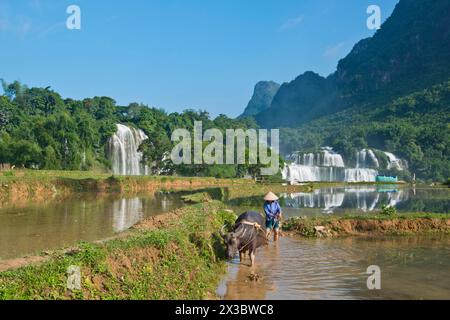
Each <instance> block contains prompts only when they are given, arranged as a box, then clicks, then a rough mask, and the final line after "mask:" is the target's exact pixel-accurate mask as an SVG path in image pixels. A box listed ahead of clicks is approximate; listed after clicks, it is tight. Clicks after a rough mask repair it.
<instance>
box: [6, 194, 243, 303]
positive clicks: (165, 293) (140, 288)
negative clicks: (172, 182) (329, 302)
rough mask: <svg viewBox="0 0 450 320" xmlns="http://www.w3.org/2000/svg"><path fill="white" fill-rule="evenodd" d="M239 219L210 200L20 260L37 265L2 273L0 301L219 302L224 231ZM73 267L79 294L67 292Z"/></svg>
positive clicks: (223, 263)
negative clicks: (116, 233) (90, 240)
mask: <svg viewBox="0 0 450 320" xmlns="http://www.w3.org/2000/svg"><path fill="white" fill-rule="evenodd" d="M234 219H235V217H234V214H232V213H230V212H229V211H227V210H226V209H225V207H224V205H223V204H222V203H220V202H218V201H212V200H209V201H208V202H206V203H202V204H197V205H192V206H187V207H184V208H181V209H178V210H176V211H174V212H172V213H169V214H165V215H160V216H156V217H153V218H151V219H147V220H144V221H143V222H141V223H139V224H138V225H137V226H135V227H134V228H133V229H131V230H130V231H128V232H126V233H124V234H122V235H121V236H120V237H118V238H117V239H112V240H108V241H103V242H101V243H83V244H80V245H79V246H77V247H76V248H72V249H69V250H64V251H55V252H51V253H49V252H47V253H46V254H43V255H42V256H41V257H35V258H34V259H32V258H31V257H30V258H28V260H27V259H22V260H21V261H22V262H23V263H25V264H28V263H32V262H34V263H36V265H27V266H22V267H21V266H20V265H17V266H15V267H20V268H18V269H14V268H13V269H12V270H9V271H5V272H2V273H0V299H205V298H211V297H214V296H213V293H214V290H215V288H216V286H217V284H218V282H219V281H220V277H221V276H222V275H223V274H224V273H225V271H226V264H225V260H224V259H223V256H224V252H223V250H224V248H223V246H222V240H221V238H220V235H219V234H218V230H220V227H221V226H222V225H223V224H224V223H226V222H228V223H230V222H232V221H234ZM17 261H19V260H17ZM6 263H7V262H3V265H5V264H6ZM70 266H78V267H80V268H81V290H79V291H70V290H68V289H67V288H66V283H67V274H66V273H67V270H68V268H69V267H70ZM9 267H12V266H9Z"/></svg>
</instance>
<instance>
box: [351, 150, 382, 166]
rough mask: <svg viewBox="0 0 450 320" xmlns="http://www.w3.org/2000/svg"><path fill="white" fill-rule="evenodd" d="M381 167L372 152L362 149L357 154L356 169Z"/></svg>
mask: <svg viewBox="0 0 450 320" xmlns="http://www.w3.org/2000/svg"><path fill="white" fill-rule="evenodd" d="M367 156H369V159H370V164H368V163H367ZM379 166H380V163H379V162H378V159H377V157H376V156H375V153H374V152H373V151H372V150H370V149H362V150H361V151H358V152H357V153H356V168H369V167H372V168H378V167H379Z"/></svg>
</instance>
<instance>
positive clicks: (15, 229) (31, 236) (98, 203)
mask: <svg viewBox="0 0 450 320" xmlns="http://www.w3.org/2000/svg"><path fill="white" fill-rule="evenodd" d="M181 205H182V201H181V200H180V199H179V197H178V196H176V195H167V194H155V195H145V196H137V197H131V198H122V197H113V196H108V197H100V198H96V197H94V196H91V195H83V196H80V197H76V198H71V199H66V200H64V201H52V202H49V203H46V204H36V203H30V204H28V205H25V206H20V207H15V206H9V207H4V208H0V259H5V258H11V257H17V256H21V255H24V254H31V253H35V252H37V251H42V250H45V249H52V248H59V247H61V246H70V245H73V244H75V243H77V242H78V241H81V240H83V241H94V240H99V239H103V238H106V237H109V236H112V235H114V234H115V233H117V232H121V231H124V230H126V229H128V228H130V227H131V226H133V225H134V224H136V223H137V222H139V221H140V220H142V219H143V218H145V217H148V216H151V215H155V214H160V213H164V212H167V211H171V210H173V209H175V208H178V207H180V206H181Z"/></svg>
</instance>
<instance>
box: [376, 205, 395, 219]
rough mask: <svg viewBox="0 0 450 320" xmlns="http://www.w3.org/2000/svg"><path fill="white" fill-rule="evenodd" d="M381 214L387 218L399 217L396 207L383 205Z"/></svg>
mask: <svg viewBox="0 0 450 320" xmlns="http://www.w3.org/2000/svg"><path fill="white" fill-rule="evenodd" d="M380 214H382V215H385V216H395V215H397V209H396V208H395V207H394V206H388V205H383V206H382V207H381V212H380Z"/></svg>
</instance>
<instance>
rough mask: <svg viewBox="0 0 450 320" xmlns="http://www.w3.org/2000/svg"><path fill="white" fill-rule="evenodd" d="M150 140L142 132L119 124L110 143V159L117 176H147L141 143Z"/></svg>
mask: <svg viewBox="0 0 450 320" xmlns="http://www.w3.org/2000/svg"><path fill="white" fill-rule="evenodd" d="M146 139H148V137H147V136H146V135H145V133H144V132H143V131H142V130H138V129H135V128H130V127H127V126H124V125H122V124H117V132H116V133H115V134H114V135H113V136H112V137H111V138H110V139H109V141H108V157H109V159H110V160H111V163H112V170H113V173H114V174H117V175H146V174H147V173H148V172H147V171H148V170H147V166H144V165H143V164H142V153H141V152H138V148H139V146H140V145H141V143H142V142H143V141H144V140H146Z"/></svg>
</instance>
